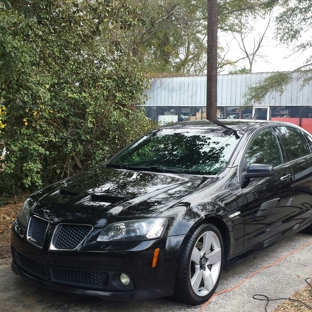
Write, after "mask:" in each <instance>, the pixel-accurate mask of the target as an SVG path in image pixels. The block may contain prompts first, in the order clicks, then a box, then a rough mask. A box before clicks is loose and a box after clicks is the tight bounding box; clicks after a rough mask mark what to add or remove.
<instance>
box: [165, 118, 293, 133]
mask: <svg viewBox="0 0 312 312" xmlns="http://www.w3.org/2000/svg"><path fill="white" fill-rule="evenodd" d="M282 125H284V126H286V125H287V126H294V127H296V126H295V125H294V124H291V123H288V122H281V121H271V120H253V119H247V120H244V119H221V120H216V121H214V122H212V121H209V120H196V121H183V122H177V123H172V124H168V125H165V126H162V127H160V128H172V129H192V128H197V129H198V128H202V129H204V128H207V129H217V128H221V129H222V128H230V129H233V130H235V131H238V132H242V133H245V132H248V131H252V130H256V129H258V128H260V127H264V126H282Z"/></svg>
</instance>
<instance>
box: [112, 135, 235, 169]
mask: <svg viewBox="0 0 312 312" xmlns="http://www.w3.org/2000/svg"><path fill="white" fill-rule="evenodd" d="M237 142H238V140H237V139H236V138H235V136H234V134H233V133H230V134H229V133H228V132H227V131H226V130H225V131H224V129H188V130H185V129H161V130H156V131H154V132H152V133H150V134H148V135H146V136H144V137H142V138H141V139H139V140H138V141H136V142H135V143H134V144H132V145H131V146H129V147H128V148H127V149H126V150H124V151H123V152H122V153H121V154H119V155H118V156H117V157H115V158H114V159H113V160H112V161H111V162H110V163H109V164H108V166H113V167H117V168H127V169H138V170H140V169H141V170H154V171H164V172H183V173H196V174H217V173H219V172H220V171H222V170H223V169H224V167H225V165H226V164H227V162H228V160H229V159H230V157H231V154H232V152H233V150H234V148H235V146H236V144H237Z"/></svg>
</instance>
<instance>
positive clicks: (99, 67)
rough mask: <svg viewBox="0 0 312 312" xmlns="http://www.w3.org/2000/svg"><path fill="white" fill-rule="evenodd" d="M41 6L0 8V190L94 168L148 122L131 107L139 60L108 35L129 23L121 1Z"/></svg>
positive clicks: (138, 100)
mask: <svg viewBox="0 0 312 312" xmlns="http://www.w3.org/2000/svg"><path fill="white" fill-rule="evenodd" d="M38 3H40V10H39V9H38V10H36V9H35V8H37V7H34V8H32V6H31V5H30V6H29V7H28V6H25V7H18V6H17V4H24V2H18V1H16V3H11V4H12V7H11V8H9V9H7V8H6V9H2V10H0V86H1V89H0V105H1V106H2V107H5V110H6V112H5V114H2V115H1V122H2V124H4V125H5V127H4V128H1V140H2V141H4V143H5V146H6V149H7V151H8V153H7V154H6V158H5V169H4V170H2V171H0V175H1V179H0V189H1V190H2V191H5V190H7V191H10V192H11V191H14V190H18V189H20V188H23V187H24V188H25V187H27V188H28V187H34V188H38V187H41V186H42V185H44V184H46V183H50V182H53V181H55V180H56V179H59V178H64V177H67V176H70V175H72V174H73V173H75V172H78V171H80V170H85V169H87V168H89V167H91V166H95V165H96V164H98V163H100V162H101V161H103V160H105V159H106V158H107V157H108V156H109V155H111V154H112V153H114V152H116V151H117V150H119V149H120V148H121V147H123V146H124V145H126V144H127V143H128V142H129V141H131V140H133V139H134V138H135V137H137V136H138V135H139V134H141V133H142V132H144V131H146V130H148V129H150V128H151V127H152V126H153V125H152V124H151V122H150V121H149V120H148V119H147V118H146V117H145V114H144V112H143V111H142V110H140V109H137V108H136V106H137V105H139V104H142V102H143V100H144V97H143V92H144V90H145V88H146V83H145V79H144V77H143V74H142V71H141V70H140V66H138V61H137V59H135V58H134V57H133V56H132V55H131V54H130V53H127V52H126V51H120V49H119V45H118V42H117V43H116V42H115V41H114V40H113V39H114V36H115V29H116V28H117V29H120V27H124V26H125V25H128V24H129V23H132V22H133V19H132V16H131V15H130V14H128V11H129V10H130V9H129V6H128V4H127V3H125V2H123V1H120V2H118V1H114V2H107V1H96V2H95V1H77V2H72V1H55V0H53V1H51V2H49V1H46V2H43V1H42V2H41V1H38ZM14 6H15V8H14ZM16 7H17V9H18V10H17V9H16ZM116 12H120V16H119V18H118V19H117V21H118V23H117V22H116ZM121 12H122V13H121ZM114 22H116V23H115V24H114Z"/></svg>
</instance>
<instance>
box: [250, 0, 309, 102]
mask: <svg viewBox="0 0 312 312" xmlns="http://www.w3.org/2000/svg"><path fill="white" fill-rule="evenodd" d="M279 4H280V5H281V8H280V9H281V10H280V13H279V14H278V15H277V17H276V19H275V23H276V32H275V33H276V37H277V38H278V39H279V40H280V42H281V43H284V44H287V45H293V53H294V54H302V53H306V52H308V51H309V49H310V48H311V47H312V40H311V37H310V36H307V34H308V33H309V32H310V30H311V25H312V13H311V12H312V2H311V1H309V0H293V1H290V0H284V1H282V2H280V3H279ZM294 73H297V75H296V76H297V77H298V78H302V81H303V84H306V83H309V82H310V81H311V80H312V55H310V56H309V55H308V57H307V59H306V60H305V62H303V64H302V66H300V67H299V68H295V69H294V70H293V71H292V72H280V73H275V74H273V75H271V76H270V77H268V78H266V79H264V80H263V81H262V82H261V83H260V84H259V85H257V86H254V87H252V88H250V89H249V90H248V92H247V94H246V101H245V103H246V104H251V103H257V102H258V103H259V102H261V100H262V99H263V98H264V97H265V96H266V95H267V94H268V93H270V92H273V91H279V92H280V93H282V92H283V91H284V88H285V86H286V85H287V84H288V83H289V82H290V81H291V80H292V79H293V77H294V75H293V74H294Z"/></svg>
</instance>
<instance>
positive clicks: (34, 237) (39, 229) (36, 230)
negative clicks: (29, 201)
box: [27, 216, 49, 248]
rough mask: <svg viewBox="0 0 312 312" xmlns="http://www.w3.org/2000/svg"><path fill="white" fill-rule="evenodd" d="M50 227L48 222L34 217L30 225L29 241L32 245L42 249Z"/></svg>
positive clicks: (28, 231)
mask: <svg viewBox="0 0 312 312" xmlns="http://www.w3.org/2000/svg"><path fill="white" fill-rule="evenodd" d="M48 226H49V222H48V221H46V220H43V219H41V218H38V217H36V216H32V217H31V218H30V220H29V224H28V230H27V239H28V240H29V241H30V242H31V243H33V244H35V245H37V246H38V247H41V248H42V247H43V244H44V239H45V235H46V233H47V229H48Z"/></svg>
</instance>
